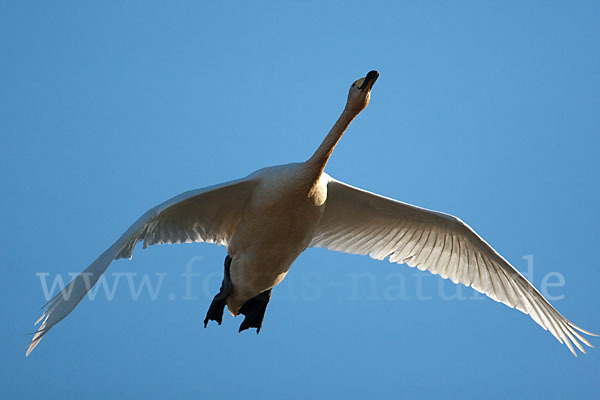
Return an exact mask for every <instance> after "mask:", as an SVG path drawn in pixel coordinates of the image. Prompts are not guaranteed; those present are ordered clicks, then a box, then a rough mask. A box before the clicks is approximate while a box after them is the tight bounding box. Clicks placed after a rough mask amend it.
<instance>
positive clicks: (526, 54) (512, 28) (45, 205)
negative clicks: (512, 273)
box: [0, 1, 600, 399]
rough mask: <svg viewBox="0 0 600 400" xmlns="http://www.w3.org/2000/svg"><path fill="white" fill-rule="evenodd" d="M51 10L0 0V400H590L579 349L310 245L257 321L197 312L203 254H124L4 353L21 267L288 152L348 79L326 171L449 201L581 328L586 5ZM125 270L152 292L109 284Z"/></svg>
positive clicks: (192, 249) (589, 138) (20, 305)
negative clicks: (352, 110) (368, 78)
mask: <svg viewBox="0 0 600 400" xmlns="http://www.w3.org/2000/svg"><path fill="white" fill-rule="evenodd" d="M61 6H62V7H60V8H59V7H57V6H54V7H53V6H51V5H49V4H48V3H46V2H37V3H29V4H25V3H24V2H2V3H1V4H0V37H2V40H1V41H0V50H1V54H2V59H3V61H2V63H0V74H1V76H2V81H3V83H2V86H3V88H2V91H1V92H0V117H1V121H2V129H1V135H2V146H1V147H0V174H1V179H2V184H3V187H4V192H3V195H2V196H1V197H0V206H1V207H0V213H1V217H2V220H3V224H2V228H1V229H0V235H1V237H0V239H1V241H2V243H3V245H2V250H3V258H4V268H3V274H4V275H3V276H4V277H3V279H2V280H0V289H1V290H0V293H2V302H0V312H1V313H2V314H1V315H2V317H3V318H2V319H3V321H5V322H4V326H3V329H2V331H1V332H0V342H1V343H2V354H3V356H2V359H1V361H0V392H1V393H0V394H2V395H3V397H5V398H9V397H10V398H34V397H39V396H41V395H46V396H47V397H48V398H57V397H59V396H61V398H75V397H77V398H80V396H81V394H82V393H85V396H86V398H88V399H105V398H107V397H112V398H129V397H131V396H136V397H141V396H145V397H146V398H164V397H177V398H198V397H200V398H204V397H206V398H210V397H215V396H219V397H224V398H231V397H233V396H242V395H243V396H247V397H248V398H257V397H259V396H260V397H261V398H282V397H285V398H288V399H305V398H307V397H316V398H323V397H325V396H328V397H344V398H348V399H354V398H356V399H363V398H372V397H374V396H380V397H382V398H384V397H385V398H396V397H409V398H414V397H417V396H418V397H419V398H448V397H461V398H476V397H482V396H485V397H486V398H492V399H493V398H542V397H543V398H565V397H566V396H568V397H571V398H573V397H579V398H592V397H594V396H595V395H597V393H598V391H599V390H600V379H598V378H599V373H600V353H599V352H598V350H594V349H591V350H590V351H589V353H588V355H584V356H580V357H578V358H574V357H573V356H572V355H571V354H570V353H569V352H568V351H567V349H566V348H565V347H564V346H561V345H560V344H559V343H558V342H557V341H556V340H555V339H554V338H553V337H552V336H551V335H550V334H549V333H547V332H544V331H543V330H542V329H541V328H539V327H538V326H537V325H536V324H535V323H534V322H533V321H532V320H531V319H530V318H529V317H527V316H525V315H523V314H521V313H519V312H517V311H515V310H511V309H509V308H507V307H505V306H502V305H500V304H498V303H494V302H493V301H491V300H488V299H481V298H480V297H479V296H476V297H475V298H473V293H474V292H473V291H472V290H471V289H467V288H464V287H458V286H454V285H453V284H452V283H451V282H448V281H444V280H442V279H440V278H438V277H434V276H432V275H429V274H427V273H423V272H420V271H415V270H413V269H410V268H408V267H407V266H404V265H402V266H400V265H396V264H390V263H387V262H378V261H375V260H371V259H369V258H366V257H359V256H350V255H345V254H338V253H333V252H328V251H326V250H321V249H310V250H309V251H307V252H306V253H304V254H303V255H301V256H300V257H299V259H298V260H297V261H296V263H295V264H294V266H293V268H292V270H291V272H290V274H289V275H288V277H287V278H286V280H285V281H284V282H283V283H282V284H281V285H280V286H279V287H277V288H276V289H275V290H274V292H273V298H272V301H271V303H270V304H269V308H268V310H267V314H266V318H265V323H264V325H263V330H262V331H261V333H260V335H258V336H257V335H255V334H254V333H253V332H245V333H244V334H238V333H237V328H238V326H239V324H240V323H241V318H236V319H234V318H232V317H231V316H229V315H227V316H226V317H225V320H224V323H223V325H222V326H216V325H211V326H209V328H208V329H204V328H203V327H202V321H203V319H204V316H205V313H206V310H207V308H208V306H209V304H210V300H211V298H212V296H213V295H214V294H215V293H216V292H217V291H218V287H219V283H220V279H221V273H222V263H223V258H224V256H225V249H224V248H222V247H216V246H212V245H207V244H193V245H180V246H156V247H154V248H150V249H147V250H145V251H141V250H138V251H137V252H136V253H135V254H134V259H133V260H132V261H119V262H115V263H114V264H113V265H112V266H111V268H110V269H109V270H108V275H107V281H106V283H107V287H108V288H114V289H115V292H114V296H112V299H111V300H109V298H108V297H109V296H107V295H106V293H105V292H103V288H100V292H99V294H98V295H97V296H96V298H95V299H94V300H93V301H90V300H89V299H86V300H84V301H83V302H82V303H81V305H80V306H79V307H78V308H77V309H76V310H75V311H74V312H73V313H72V314H71V315H69V317H68V318H67V319H65V320H64V321H63V322H62V323H61V324H60V325H58V326H57V327H56V328H55V329H54V330H53V331H52V332H51V333H50V334H48V336H47V337H46V338H45V339H44V340H43V341H42V343H41V344H40V346H39V347H38V348H37V349H36V350H35V352H34V353H33V354H32V356H31V357H29V358H28V359H25V357H24V352H25V345H26V343H27V340H28V337H27V336H24V333H26V332H30V331H32V330H33V326H32V322H33V321H34V320H35V319H37V317H38V315H39V311H38V310H39V307H40V306H41V305H42V304H43V303H44V302H45V299H44V292H43V287H42V281H43V279H47V282H48V283H49V284H50V283H51V281H52V280H53V279H54V278H55V277H56V276H57V275H59V276H61V277H64V278H65V279H67V280H68V275H67V274H68V273H71V272H79V271H81V270H82V269H84V268H85V267H86V266H87V265H88V264H89V263H90V262H91V261H93V260H94V259H95V258H96V256H97V255H99V254H100V253H101V252H102V251H103V250H104V249H105V248H106V247H107V246H108V245H110V244H111V243H112V242H113V241H114V240H115V239H116V238H118V236H119V235H120V234H121V233H122V232H123V231H124V230H125V229H126V228H127V227H128V226H129V224H130V223H132V222H133V221H134V220H135V219H136V218H137V217H138V216H139V215H141V214H142V213H143V212H144V211H146V210H147V209H148V208H150V207H153V206H154V205H156V204H158V203H160V202H162V201H163V200H165V199H167V198H169V197H171V196H173V195H175V194H178V193H180V192H183V191H185V190H188V189H193V188H197V187H203V186H208V185H212V184H215V183H218V182H221V181H225V180H230V179H235V178H238V177H241V176H245V175H247V174H248V173H250V172H252V171H254V170H256V169H258V168H262V167H264V166H268V165H275V164H281V163H287V162H292V161H301V160H304V159H306V158H307V157H308V156H309V155H310V154H312V152H313V151H314V149H315V148H316V146H318V144H319V143H320V141H321V140H322V138H323V136H324V135H325V134H326V132H327V131H328V130H329V128H330V127H331V125H332V124H333V122H334V121H335V119H336V118H337V116H338V114H339V112H340V111H341V109H342V108H343V105H344V102H345V98H346V94H347V90H348V87H349V85H350V83H351V82H352V81H353V80H355V79H357V78H359V77H361V76H364V74H365V73H366V72H368V71H369V70H371V69H377V70H379V71H380V73H381V76H380V78H379V80H378V82H377V84H376V85H375V88H374V90H373V94H372V100H371V104H370V105H369V107H368V108H367V109H366V110H365V111H364V112H363V113H362V114H361V115H360V116H359V117H358V118H357V119H356V120H355V121H354V123H353V124H352V126H351V128H350V129H349V131H348V132H347V134H346V135H345V136H344V138H343V139H342V141H341V143H340V145H339V146H338V148H337V149H336V151H335V152H334V155H333V157H332V159H331V162H330V164H329V165H328V168H327V171H328V172H329V173H330V174H331V175H333V176H334V177H336V178H338V179H341V180H343V181H345V182H348V183H350V184H353V185H355V186H359V187H362V188H365V189H368V190H371V191H374V192H377V193H380V194H384V195H386V196H390V197H393V198H396V199H399V200H403V201H406V202H410V203H413V204H418V205H420V206H423V207H427V208H432V209H436V210H440V211H445V212H449V213H452V214H454V215H458V216H460V217H461V218H462V219H463V220H465V221H467V222H468V223H469V224H470V225H471V226H473V228H474V229H476V230H477V231H478V232H479V233H480V234H481V235H482V236H483V237H484V238H485V239H486V240H487V241H488V242H489V243H491V244H492V245H493V246H494V247H495V248H496V249H497V250H498V251H499V252H500V253H501V254H503V255H504V256H505V257H506V258H507V259H508V260H510V261H511V262H512V263H513V264H514V265H515V266H516V267H517V268H518V269H520V270H521V271H526V270H527V268H528V259H529V260H531V257H529V258H524V257H528V256H532V257H533V264H532V271H533V283H534V284H535V285H536V286H537V287H538V288H540V287H541V286H542V284H543V283H544V281H545V283H546V289H547V290H546V292H547V293H548V294H549V295H550V296H552V298H555V299H556V300H554V301H552V303H553V304H554V305H555V306H556V308H557V309H558V310H559V311H560V312H561V313H563V314H564V315H565V316H566V317H567V318H569V319H571V320H572V321H573V322H575V323H576V324H579V325H580V326H582V327H584V328H586V329H589V330H592V331H595V332H600V315H599V313H598V307H599V306H600V300H599V298H598V283H597V282H598V281H599V280H600V269H599V268H598V266H597V265H596V264H597V257H596V252H597V238H598V233H597V228H596V227H597V226H598V225H599V223H600V213H599V211H598V204H599V203H600V192H599V190H598V184H597V183H598V181H599V178H600V169H599V168H598V158H597V154H598V150H597V149H598V147H599V145H600V142H599V139H598V127H599V126H600V113H598V106H599V104H600V97H599V96H600V95H599V93H600V72H599V71H600V41H598V37H600V32H599V30H600V29H599V25H598V20H599V18H600V6H599V4H598V3H597V2H591V1H590V2H586V1H578V2H574V3H567V2H551V1H544V2H542V1H531V2H525V3H524V2H516V1H514V2H512V1H508V2H494V3H492V2H474V1H473V2H370V3H368V4H367V3H365V2H326V3H322V2H288V3H284V2H273V3H265V4H262V5H256V4H252V5H249V4H246V3H235V2H232V3H231V4H229V5H225V6H222V5H221V6H214V5H212V4H208V3H201V2H177V3H176V4H171V3H169V4H167V3H165V2H146V1H144V2H126V3H117V2H84V3H82V2H70V3H67V2H63V3H61ZM186 269H187V270H189V271H192V272H193V273H195V274H198V276H193V277H192V278H189V279H188V281H186V278H185V277H184V276H182V274H184V273H185V272H186ZM119 276H120V278H118V277H119ZM118 279H119V280H118ZM144 279H147V282H148V283H150V284H151V285H153V288H154V289H157V288H158V289H157V291H156V293H155V294H156V296H152V295H151V293H150V292H149V291H148V290H147V288H148V287H147V286H145V287H143V288H142V289H141V291H140V292H139V296H137V297H136V296H135V294H136V293H135V292H136V291H137V290H139V287H140V284H141V283H142V282H143V280H144ZM117 280H118V281H117ZM562 280H564V284H563V285H560V283H561V282H562ZM159 282H160V283H161V285H160V287H158V286H157V285H158V283H159ZM186 282H187V283H188V284H189V285H188V286H186ZM130 284H131V285H132V286H131V287H133V288H134V289H135V290H134V293H133V295H132V291H131V288H130ZM552 284H555V285H558V286H550V285H552ZM459 288H460V289H459ZM592 342H593V343H594V344H596V345H598V344H600V341H598V340H592Z"/></svg>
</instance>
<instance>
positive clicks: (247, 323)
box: [238, 289, 272, 334]
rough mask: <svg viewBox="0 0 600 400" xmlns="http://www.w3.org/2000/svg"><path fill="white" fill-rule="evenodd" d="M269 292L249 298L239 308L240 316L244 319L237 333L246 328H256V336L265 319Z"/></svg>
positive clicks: (269, 298)
mask: <svg viewBox="0 0 600 400" xmlns="http://www.w3.org/2000/svg"><path fill="white" fill-rule="evenodd" d="M271 290H272V289H269V290H266V291H264V292H262V293H261V294H259V295H257V296H255V297H253V298H251V299H250V300H248V301H247V302H245V303H244V305H243V306H242V308H240V314H244V315H245V318H244V321H242V324H241V325H240V329H239V331H238V332H241V331H244V330H246V329H248V328H256V334H258V333H259V332H260V328H261V326H262V322H263V318H264V317H265V311H266V310H267V304H269V300H271Z"/></svg>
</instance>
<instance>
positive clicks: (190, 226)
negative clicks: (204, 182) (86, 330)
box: [26, 176, 257, 355]
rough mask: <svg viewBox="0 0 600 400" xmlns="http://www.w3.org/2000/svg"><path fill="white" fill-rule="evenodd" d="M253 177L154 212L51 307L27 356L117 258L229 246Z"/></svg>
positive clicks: (166, 204) (172, 202) (183, 198)
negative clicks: (170, 247) (161, 248)
mask: <svg viewBox="0 0 600 400" xmlns="http://www.w3.org/2000/svg"><path fill="white" fill-rule="evenodd" d="M256 183H257V181H256V179H255V178H253V177H252V176H250V177H248V178H245V179H240V180H237V181H231V182H227V183H223V184H220V185H216V186H211V187H207V188H203V189H198V190H192V191H189V192H185V193H182V194H180V195H179V196H176V197H174V198H172V199H170V200H167V201H166V202H164V203H162V204H160V205H158V206H156V207H154V208H152V209H151V210H149V211H148V212H146V213H145V214H144V215H143V216H142V217H140V218H139V219H138V220H137V221H136V222H135V223H134V224H133V225H132V226H131V227H130V228H129V229H127V231H126V232H125V233H124V234H123V235H122V236H121V237H120V238H119V240H117V241H116V242H115V243H114V244H113V245H112V246H110V247H109V248H108V249H107V250H106V251H105V252H104V253H102V254H101V255H100V257H98V258H97V259H96V261H94V262H93V263H92V264H91V265H90V266H89V267H88V268H87V269H86V270H85V271H83V272H82V273H81V274H80V275H78V276H77V277H76V278H75V279H73V280H72V281H71V282H70V283H69V284H68V285H67V286H66V287H65V288H64V289H63V290H62V291H61V292H59V293H58V294H57V295H56V296H54V297H53V298H52V299H51V300H50V301H49V302H48V303H47V304H46V306H45V311H44V312H43V314H42V316H41V317H40V318H39V319H38V320H37V322H36V325H37V324H39V323H40V322H41V325H40V327H39V329H38V330H37V331H36V332H35V333H34V335H33V338H32V340H31V343H30V344H29V347H28V349H27V353H26V354H27V355H29V354H30V353H31V351H32V350H33V349H34V348H35V347H36V346H37V345H38V344H39V342H40V340H42V338H43V337H44V335H45V334H46V333H48V331H50V329H52V327H53V326H54V325H56V324H57V323H59V322H60V321H62V320H63V319H64V318H65V317H66V316H67V315H68V314H69V313H70V312H71V311H73V309H74V308H75V307H76V306H77V304H79V302H80V301H81V300H82V299H83V297H84V296H85V295H86V293H87V292H88V291H89V290H90V289H91V288H92V286H94V284H95V283H96V282H97V281H98V279H99V278H100V276H102V274H103V273H104V271H106V269H107V268H108V266H109V265H110V263H111V262H112V261H113V260H116V259H119V258H131V255H132V253H133V250H134V248H135V246H136V244H137V243H139V242H141V241H143V243H144V248H146V247H147V246H151V245H154V244H163V243H184V242H186V243H187V242H208V243H217V244H221V245H227V244H228V243H229V240H230V239H231V236H232V235H233V232H234V231H235V227H236V226H237V224H238V223H239V220H240V218H241V215H242V212H243V210H244V207H245V204H246V203H247V201H248V200H249V198H250V196H251V195H252V191H253V190H254V188H255V186H256Z"/></svg>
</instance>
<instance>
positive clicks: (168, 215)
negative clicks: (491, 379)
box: [27, 71, 591, 354]
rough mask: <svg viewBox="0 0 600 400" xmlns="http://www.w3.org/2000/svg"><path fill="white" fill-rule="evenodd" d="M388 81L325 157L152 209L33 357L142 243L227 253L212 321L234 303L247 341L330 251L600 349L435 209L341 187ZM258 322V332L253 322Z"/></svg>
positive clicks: (64, 295)
mask: <svg viewBox="0 0 600 400" xmlns="http://www.w3.org/2000/svg"><path fill="white" fill-rule="evenodd" d="M377 77H378V73H377V72H375V71H371V72H369V74H367V76H366V77H365V78H362V79H360V80H358V81H357V82H355V83H354V84H353V85H352V87H351V89H350V92H349V94H348V101H347V104H346V107H345V109H344V111H343V113H342V115H341V116H340V118H339V119H338V121H337V122H336V124H335V125H334V127H333V128H332V129H331V131H330V132H329V134H328V135H327V136H326V137H325V139H324V140H323V143H322V144H321V145H320V146H319V148H318V149H317V150H316V151H315V153H314V154H313V155H312V157H310V159H308V160H307V161H306V162H303V163H295V164H287V165H282V166H276V167H270V168H265V169H262V170H259V171H257V172H255V173H253V174H251V175H249V176H248V177H246V178H243V179H240V180H237V181H231V182H227V183H223V184H220V185H216V186H211V187H207V188H204V189H199V190H194V191H190V192H186V193H183V194H181V195H179V196H176V197H174V198H173V199H171V200H168V201H166V202H164V203H162V204H160V205H159V206H157V207H155V208H153V209H151V210H149V211H148V212H147V213H146V214H144V215H143V216H142V217H141V218H139V219H138V220H137V221H136V222H135V223H134V224H133V225H132V226H131V227H130V228H129V229H128V230H127V231H126V232H125V233H124V234H123V235H122V236H121V238H119V240H117V241H116V242H115V243H114V244H113V245H112V246H111V247H109V248H108V249H107V250H106V251H105V252H104V253H102V254H101V255H100V257H98V259H97V260H96V261H94V263H92V264H91V265H90V266H89V267H88V268H87V269H86V270H85V271H84V272H83V273H82V274H80V275H79V276H77V277H76V278H75V279H74V280H73V281H72V282H71V283H70V284H69V285H68V286H67V287H66V288H65V289H64V290H62V291H61V292H60V293H59V294H58V295H56V296H55V297H54V298H53V299H52V300H50V302H49V303H48V304H47V308H46V311H45V312H44V314H43V315H42V317H41V318H40V319H39V320H38V321H37V322H36V323H39V322H40V321H42V320H43V322H42V325H41V326H40V328H39V330H38V331H37V332H36V333H35V334H34V336H33V339H32V341H31V343H30V345H29V348H28V350H27V354H29V353H30V352H31V351H32V350H33V349H34V348H35V347H36V346H37V344H38V343H39V342H40V340H41V339H42V338H43V336H44V335H45V334H46V333H47V332H48V331H49V330H50V329H51V328H52V327H53V326H54V325H56V324H57V323H58V322H60V321H61V320H62V319H63V318H65V317H66V316H67V315H68V314H69V313H70V312H71V311H72V310H73V309H74V308H75V306H76V305H77V304H78V303H79V302H80V301H81V299H82V298H83V297H84V296H85V294H86V293H87V292H88V290H89V289H90V288H91V287H92V286H93V285H94V284H95V283H96V281H97V280H98V278H99V277H100V276H101V275H102V274H103V273H104V271H105V270H106V268H108V266H109V265H110V263H111V262H112V260H114V259H118V258H124V257H125V258H131V255H132V253H133V250H134V248H135V246H136V244H137V243H138V242H140V241H143V242H144V247H146V246H149V245H153V244H162V243H182V242H209V243H217V244H222V245H225V246H227V252H228V256H227V257H226V262H225V274H224V275H225V276H224V281H223V286H222V288H221V291H220V292H219V294H218V295H217V296H215V299H214V300H213V303H212V304H211V307H210V308H209V312H208V314H207V318H206V320H205V326H206V324H207V322H208V321H210V320H215V321H217V322H218V323H219V324H220V323H221V316H222V312H223V307H224V306H225V304H226V305H227V308H228V309H229V311H230V312H231V313H232V314H233V315H234V316H235V315H238V314H240V313H242V314H244V315H245V316H246V319H245V320H244V322H242V326H241V327H240V330H243V329H247V328H249V327H255V328H257V331H258V330H260V326H261V324H262V318H263V316H264V312H265V310H266V305H267V303H268V301H269V299H270V295H271V289H272V288H273V287H275V286H276V285H277V284H279V283H280V282H281V281H282V280H283V278H284V277H285V275H286V274H287V272H288V271H289V269H290V267H291V265H292V263H293V262H294V260H295V259H296V258H297V257H298V255H300V253H302V252H303V251H304V250H305V249H306V248H307V247H326V248H329V249H331V250H336V251H342V252H346V253H352V254H363V255H365V254H368V255H370V256H371V257H373V258H376V259H381V260H382V259H386V258H387V259H389V260H390V261H391V262H397V263H406V264H408V265H409V266H411V267H418V268H419V269H422V270H428V271H430V272H431V273H434V274H439V275H440V276H441V277H443V278H450V279H451V280H452V281H453V282H455V283H462V284H464V285H465V286H471V287H473V288H474V289H476V290H478V291H479V292H482V293H485V294H486V295H488V296H489V297H491V298H492V299H494V300H496V301H499V302H502V303H504V304H506V305H508V306H510V307H513V308H517V309H519V310H520V311H522V312H524V313H526V314H529V315H530V316H531V317H532V318H533V319H534V321H535V322H537V323H538V324H539V325H541V326H542V327H543V328H544V329H547V330H549V331H550V332H551V333H552V334H553V335H554V336H555V337H556V338H557V339H558V340H559V341H560V342H561V343H565V344H566V345H567V346H568V348H569V350H571V352H573V354H576V353H575V350H574V347H573V345H575V346H576V347H577V348H578V349H579V350H581V351H582V352H585V351H584V349H583V346H582V345H581V343H585V344H586V345H588V346H591V344H590V343H589V342H588V341H587V340H586V339H585V338H584V337H583V336H581V334H580V332H582V333H585V334H590V335H591V333H590V332H587V331H584V330H582V329H581V328H579V327H577V326H575V325H574V324H572V323H571V322H570V321H568V320H567V319H566V318H564V317H563V316H562V315H560V313H558V311H556V310H555V309H554V308H553V307H552V306H551V305H550V303H548V301H546V299H544V297H543V296H542V295H541V294H540V293H539V292H538V291H537V290H536V289H535V288H534V287H533V286H532V285H531V284H530V283H529V282H528V281H527V280H526V279H525V278H524V277H523V276H522V275H521V274H520V273H519V272H518V271H517V270H516V269H515V268H514V267H512V266H511V265H510V264H509V263H508V262H507V261H506V260H505V259H504V258H502V256H500V255H499V254H498V253H497V252H496V251H495V250H494V249H493V248H492V247H490V246H489V245H488V244H487V243H486V242H485V241H483V239H481V238H480V237H479V236H478V235H477V234H476V233H475V232H474V231H473V230H472V229H471V228H470V227H469V226H467V225H466V224H464V223H463V222H462V221H461V220H459V219H458V218H456V217H453V216H451V215H447V214H443V213H438V212H434V211H429V210H425V209H422V208H419V207H415V206H411V205H409V204H405V203H401V202H398V201H396V200H392V199H389V198H385V197H382V196H379V195H376V194H373V193H370V192H367V191H363V190H361V189H357V188H354V187H352V186H349V185H346V184H344V183H342V182H340V181H337V180H335V179H333V178H331V177H330V176H328V175H327V174H325V173H324V172H323V171H324V168H325V165H326V164H327V161H328V159H329V157H330V155H331V153H332V151H333V149H334V147H335V145H336V144H337V142H338V141H339V139H340V138H341V136H342V134H343V133H344V131H345V130H346V128H347V127H348V125H349V124H350V122H351V121H352V119H353V118H354V117H356V115H358V114H359V113H360V111H362V110H363V109H364V108H365V107H366V106H367V104H368V103H369V99H370V92H371V88H372V86H373V84H374V83H375V80H376V79H377ZM248 321H249V322H248Z"/></svg>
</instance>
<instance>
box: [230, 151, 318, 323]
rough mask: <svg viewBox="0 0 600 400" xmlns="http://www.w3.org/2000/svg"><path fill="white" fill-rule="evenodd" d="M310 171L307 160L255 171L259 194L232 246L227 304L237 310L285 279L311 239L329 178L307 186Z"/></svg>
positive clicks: (233, 311) (243, 217) (234, 236)
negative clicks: (231, 284)
mask: <svg viewBox="0 0 600 400" xmlns="http://www.w3.org/2000/svg"><path fill="white" fill-rule="evenodd" d="M309 174H310V170H309V169H308V168H307V166H306V165H305V164H303V163H297V164H287V165H281V166H276V167H271V168H265V169H264V170H261V171H259V172H258V173H256V174H255V175H254V176H253V179H255V180H256V184H257V186H256V191H255V195H254V196H252V198H251V199H250V200H249V202H248V204H247V206H246V209H245V211H244V214H243V216H242V219H241V221H240V224H239V225H238V227H237V229H236V231H235V233H234V235H233V237H232V238H231V243H230V244H229V247H228V254H229V256H230V257H231V258H232V262H231V281H232V283H233V292H232V294H231V295H230V296H229V298H228V301H227V308H228V309H229V311H230V312H231V313H232V314H233V315H237V313H238V310H239V308H240V307H241V306H242V304H244V303H245V302H246V301H248V300H249V299H251V298H253V297H254V296H256V295H258V294H259V293H262V292H264V291H265V290H268V289H271V288H273V287H275V286H276V285H277V284H278V283H279V282H281V281H282V280H283V278H284V277H285V275H286V274H287V272H288V271H289V269H290V267H291V266H292V263H293V262H294V260H295V259H296V258H297V257H298V256H299V255H300V253H302V252H303V251H304V250H305V249H306V248H307V247H308V245H309V244H310V242H311V240H312V238H313V236H314V232H315V230H316V228H317V225H318V224H319V221H320V220H321V216H322V215H323V211H324V210H325V207H324V204H325V199H326V198H327V183H326V180H325V179H323V178H320V179H319V180H318V181H317V182H315V184H314V185H313V186H305V185H303V182H305V181H306V180H307V179H306V176H307V175H309ZM291 205H293V207H292V206H291Z"/></svg>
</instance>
